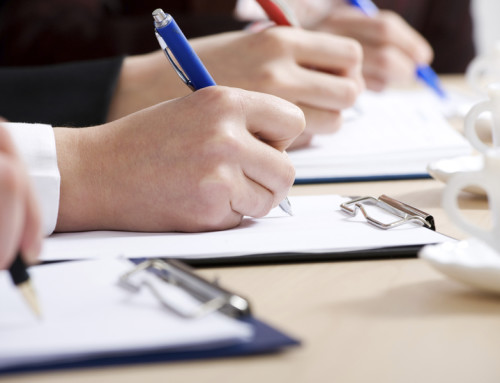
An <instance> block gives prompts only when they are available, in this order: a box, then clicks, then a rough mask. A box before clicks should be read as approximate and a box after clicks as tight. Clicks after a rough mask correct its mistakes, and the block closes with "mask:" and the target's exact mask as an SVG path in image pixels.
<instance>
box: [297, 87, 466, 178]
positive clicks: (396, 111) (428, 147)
mask: <svg viewBox="0 0 500 383" xmlns="http://www.w3.org/2000/svg"><path fill="white" fill-rule="evenodd" d="M439 103H440V100H438V99H437V98H436V97H434V96H433V95H432V94H427V93H426V92H415V91H412V92H410V91H387V92H384V93H381V94H375V93H372V92H365V93H364V94H362V95H361V97H360V98H359V100H358V101H357V103H356V106H355V108H354V113H353V112H352V111H351V112H350V113H348V115H347V117H346V118H345V123H344V124H343V126H342V128H341V129H340V130H339V131H338V132H337V133H335V134H331V135H318V136H315V137H314V138H313V140H312V142H311V145H310V147H308V148H304V149H300V150H295V151H291V152H289V156H290V159H291V160H292V162H293V164H294V166H295V169H296V179H297V181H303V180H307V179H317V178H359V177H377V176H381V177H391V176H403V175H418V176H422V175H426V174H428V173H427V170H426V167H427V165H428V164H429V163H430V162H432V161H435V160H438V159H441V158H450V157H456V156H460V155H466V154H470V153H471V147H470V144H469V143H468V142H467V141H466V140H465V138H464V137H463V136H462V135H461V134H459V133H458V132H456V131H455V130H454V129H453V127H452V126H450V125H449V124H448V122H447V121H446V120H445V118H444V117H443V114H442V111H441V110H440V105H439Z"/></svg>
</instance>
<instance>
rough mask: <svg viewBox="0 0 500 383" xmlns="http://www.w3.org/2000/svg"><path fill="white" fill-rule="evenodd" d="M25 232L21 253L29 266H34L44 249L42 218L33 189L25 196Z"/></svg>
mask: <svg viewBox="0 0 500 383" xmlns="http://www.w3.org/2000/svg"><path fill="white" fill-rule="evenodd" d="M24 203H25V206H26V209H25V221H24V232H23V233H22V236H21V242H20V243H21V245H20V248H21V253H22V255H23V257H24V259H25V260H26V262H27V263H29V264H34V263H36V261H37V258H38V256H39V254H40V251H41V248H42V217H41V214H40V210H39V209H38V204H37V201H36V199H35V195H34V193H33V190H32V188H31V187H30V188H29V189H28V190H27V193H26V195H25V201H24Z"/></svg>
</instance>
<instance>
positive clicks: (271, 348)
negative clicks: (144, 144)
mask: <svg viewBox="0 0 500 383" xmlns="http://www.w3.org/2000/svg"><path fill="white" fill-rule="evenodd" d="M122 261H124V260H122ZM106 262H107V263H108V264H107V265H105V268H106V270H111V269H109V266H110V265H111V266H113V267H115V266H116V264H117V263H116V262H117V261H116V260H114V261H109V262H108V261H82V262H62V263H59V264H53V265H42V266H36V267H34V269H35V270H34V272H32V275H33V280H34V282H35V283H36V282H37V276H38V277H39V276H40V275H42V274H41V273H43V272H45V273H46V272H47V270H48V269H50V268H52V270H49V271H50V274H47V273H46V274H45V279H42V281H43V280H45V281H47V278H48V276H50V277H51V278H52V279H54V276H59V274H61V273H60V271H61V270H67V271H68V272H71V270H73V271H75V270H83V271H82V272H83V273H90V275H93V273H92V271H95V270H97V268H98V267H101V266H102V265H103V263H106ZM120 262H121V261H120ZM134 264H135V265H134ZM162 264H165V265H167V266H166V267H163V266H164V265H162ZM43 268H45V271H43ZM124 270H125V272H123V271H124ZM39 271H40V272H39ZM56 271H57V274H55V273H56ZM140 273H143V275H146V274H147V276H148V278H147V280H148V281H149V280H153V279H154V280H155V281H158V283H160V284H165V286H167V285H171V286H174V285H175V286H176V288H180V290H183V291H185V292H187V293H188V294H189V295H190V296H192V297H195V296H196V300H197V301H199V302H200V307H203V308H204V309H203V310H201V311H202V312H201V315H199V316H197V317H195V316H189V317H184V316H183V314H182V313H181V312H176V311H175V310H172V307H171V306H168V307H165V310H162V309H161V305H163V301H162V300H161V299H159V297H158V296H156V293H155V291H154V289H150V287H149V286H148V284H146V283H140V286H138V285H136V282H137V281H141V278H137V277H138V274H140ZM117 274H119V275H120V276H119V278H117V279H116V282H117V283H116V285H115V286H114V287H113V288H114V289H116V290H119V291H122V292H123V294H124V297H127V296H128V294H131V295H130V297H131V299H128V298H126V299H125V300H121V299H120V302H117V303H118V304H119V305H123V304H124V303H125V304H126V305H130V307H129V308H128V312H129V313H134V311H137V310H142V311H141V313H142V314H141V313H140V315H143V314H145V315H144V316H140V317H144V319H145V322H144V323H143V326H141V327H136V326H133V328H134V332H136V334H138V335H136V334H133V335H132V336H131V339H136V338H137V336H139V338H140V334H141V332H144V326H147V325H148V323H149V322H148V319H150V318H151V315H154V316H157V317H158V315H160V316H161V318H163V316H162V315H164V314H165V319H167V314H168V315H171V316H175V317H178V318H179V319H178V320H179V321H182V322H183V323H184V325H185V326H186V327H185V329H184V330H182V331H186V329H187V330H188V332H189V330H190V329H191V327H190V323H196V321H198V320H205V318H204V317H205V316H207V317H206V318H207V319H206V320H208V322H206V321H205V322H203V323H202V324H201V326H202V327H198V328H197V329H196V328H193V330H194V331H195V334H198V333H199V331H200V328H201V329H202V330H201V331H203V332H205V333H206V334H207V335H206V339H205V340H201V343H196V340H194V341H193V342H194V343H193V342H191V343H185V344H184V345H183V344H182V343H180V344H178V345H175V344H174V345H172V344H170V345H169V344H168V342H167V343H165V346H164V347H162V346H161V344H162V343H161V342H162V340H160V341H159V342H160V343H158V342H153V343H151V344H150V343H148V341H147V340H145V341H144V342H145V343H144V342H143V341H142V340H141V342H139V344H138V345H137V346H134V347H131V346H130V345H129V340H128V338H127V336H126V333H127V332H126V331H125V332H123V333H124V334H125V339H120V340H119V341H118V343H117V345H118V347H117V348H116V349H115V348H114V347H116V345H112V346H111V347H110V348H108V349H107V350H105V351H103V350H100V349H99V346H98V345H96V346H95V347H96V348H95V349H88V344H87V343H88V342H92V341H93V340H92V339H94V338H92V339H90V340H89V339H88V338H85V340H84V341H83V343H82V347H83V348H84V349H85V350H84V351H76V353H74V354H71V355H67V354H64V353H63V352H62V350H63V349H64V346H61V345H63V344H70V346H69V347H70V348H69V350H73V349H75V348H77V347H78V345H79V344H80V343H79V342H80V341H78V339H79V335H75V336H74V337H75V339H76V342H75V343H73V339H70V340H62V341H60V342H59V343H60V344H61V345H60V346H59V347H60V348H59V349H54V348H50V347H48V351H46V352H41V351H28V353H27V354H26V355H25V356H22V355H21V356H19V353H20V352H21V353H22V351H19V345H22V347H23V348H28V349H29V345H30V344H32V343H30V342H33V344H35V345H36V344H37V341H36V340H32V339H31V338H30V337H28V336H26V337H24V338H23V337H20V338H17V339H16V342H17V341H19V343H16V344H15V345H13V346H14V348H13V349H11V351H10V352H11V354H9V347H12V346H9V345H10V344H12V343H9V342H12V340H13V336H12V337H10V338H9V337H5V336H4V339H3V343H2V344H0V355H4V360H3V361H0V375H3V374H13V373H21V372H23V373H26V372H34V371H47V370H54V369H69V368H87V367H101V366H117V365H130V364H143V363H159V362H172V361H181V360H197V359H213V358H222V357H233V356H244V355H253V354H262V353H275V352H279V351H282V350H283V349H285V348H288V347H291V346H297V345H299V344H300V342H299V341H298V340H296V339H294V338H292V337H290V336H288V335H286V334H284V333H283V332H281V331H279V330H277V329H276V328H274V327H272V326H269V325H267V324H266V323H264V322H262V321H260V320H259V319H256V318H255V317H254V316H253V315H252V314H251V310H250V305H249V304H248V301H247V300H246V299H245V298H243V297H240V296H239V295H237V294H235V293H232V292H230V291H229V290H227V289H224V288H223V287H221V286H219V285H215V284H214V283H213V282H209V281H207V280H206V279H204V278H201V277H200V276H198V275H196V274H195V273H194V272H193V271H192V270H191V269H190V268H189V267H187V266H185V265H183V264H182V263H180V262H177V261H168V263H165V262H164V261H161V260H152V259H148V260H145V261H141V260H136V261H135V262H133V263H130V264H128V266H127V268H122V266H120V270H119V271H118V272H117ZM72 276H73V278H71V279H72V280H75V281H76V282H75V283H76V284H77V285H75V286H73V287H71V286H69V289H70V290H71V289H74V290H75V291H80V290H78V289H81V288H80V286H79V285H78V281H79V280H83V279H85V276H84V275H74V274H72ZM2 277H4V276H3V275H2V274H0V285H1V284H2V282H4V279H5V278H3V279H2ZM58 279H59V278H58ZM61 279H62V278H61ZM101 279H102V278H101V276H99V275H97V276H96V280H97V282H95V283H96V284H94V285H92V284H93V283H94V282H92V281H89V284H90V285H91V286H89V289H88V293H87V294H92V292H93V291H94V290H95V286H101V282H100V280H101ZM133 279H135V281H132V280H133ZM105 280H106V281H109V280H110V279H105ZM38 281H40V278H38ZM189 285H190V286H189ZM92 286H93V287H92ZM131 286H132V290H130V287H131ZM188 286H189V287H188ZM38 287H42V289H38V290H39V292H40V291H41V292H42V297H41V298H42V300H41V304H42V310H43V309H44V300H43V298H44V297H43V285H42V286H38ZM135 287H138V288H139V289H141V290H142V293H143V296H145V295H148V294H150V293H152V295H151V296H150V297H149V298H150V299H149V300H147V301H144V300H139V301H137V300H134V298H133V295H134V294H135V293H137V291H134V288H135ZM202 288H208V289H211V291H210V292H209V294H208V295H206V296H203V297H201V296H200V295H199V294H197V293H199V291H200V290H201V289H202ZM52 289H53V288H52ZM148 289H150V291H145V290H148ZM6 290H7V289H6ZM54 291H56V290H54ZM54 291H52V292H54ZM6 292H7V294H8V293H9V291H8V290H7V291H6ZM170 292H172V290H170ZM84 293H85V292H82V294H84ZM106 294H107V293H106V292H103V295H106ZM159 294H162V292H161V291H160V292H159ZM45 295H46V294H45ZM63 295H64V294H63ZM174 295H175V294H174ZM112 296H113V297H115V295H112ZM214 296H215V297H216V298H218V300H219V301H223V302H224V304H223V305H218V306H214V305H211V304H210V302H211V301H213V297H214ZM16 298H17V297H16ZM45 298H46V296H45ZM77 298H78V297H77ZM90 298H92V297H90ZM236 298H237V299H236ZM5 299H7V300H5ZM54 299H62V300H63V302H64V296H63V297H62V298H61V297H57V298H56V297H54ZM97 299H104V300H105V299H106V298H97ZM12 300H13V298H10V299H9V298H8V297H7V298H5V297H3V298H2V297H0V302H2V301H3V303H4V304H5V303H6V304H7V309H6V310H8V307H10V308H12V305H10V306H9V304H11V303H12ZM156 300H157V303H161V305H159V306H156V309H155V311H151V308H153V307H152V306H151V305H148V304H147V302H149V303H151V302H153V303H154V302H155V301H156ZM84 301H85V300H84ZM134 302H135V303H134ZM45 303H47V300H45ZM137 303H139V304H137ZM207 303H208V306H209V307H208V310H207ZM57 304H60V302H57ZM78 304H80V303H79V302H75V303H74V307H77V305H78ZM74 307H70V308H69V309H68V311H69V312H71V310H74ZM45 308H46V309H48V310H47V311H48V313H47V315H46V320H48V321H50V320H51V319H54V315H53V312H51V311H50V309H51V305H50V304H48V305H47V304H46V305H45ZM229 308H230V309H229ZM80 309H81V311H82V312H85V311H87V310H89V311H92V310H93V309H94V308H93V307H81V308H80ZM158 309H160V311H156V310H158ZM213 311H219V312H220V313H223V314H224V315H222V316H223V317H228V318H229V317H231V318H233V319H230V320H226V321H225V322H222V323H226V324H230V323H236V322H239V323H242V324H244V326H245V332H246V331H247V330H246V329H247V328H248V329H251V331H252V335H251V336H250V337H246V336H245V337H244V338H241V339H233V338H231V337H229V338H227V336H228V335H227V334H226V335H225V336H226V338H221V337H218V336H217V334H218V333H216V334H215V335H213V334H212V333H210V334H208V332H210V331H213V330H210V327H209V328H208V329H207V330H205V329H204V328H205V327H203V326H210V325H209V323H212V324H213V319H214V317H213V314H212V312H213ZM62 312H64V309H63V311H62ZM197 312H198V313H200V310H197ZM122 313H123V312H120V313H117V314H116V316H117V317H120V322H121V321H125V322H126V321H128V322H127V323H128V324H126V326H130V324H131V323H133V322H132V321H131V320H130V319H129V318H127V316H123V315H119V314H122ZM105 314H106V312H104V313H103V314H102V315H101V316H102V317H99V318H92V316H91V315H90V314H89V315H90V316H89V318H90V319H89V320H90V322H102V321H103V320H104V321H105V320H106V317H105ZM71 315H73V316H75V315H76V314H74V313H71ZM92 315H94V314H92ZM96 315H98V316H99V315H100V312H99V313H97V314H96ZM210 315H212V317H211V318H210V317H209V316H210ZM218 315H219V317H221V315H220V314H218ZM7 316H8V315H7ZM236 317H237V319H235V318H236ZM24 318H25V319H24V320H20V321H19V320H15V318H11V319H10V322H12V323H14V322H15V323H16V326H25V329H26V330H27V331H32V330H33V329H32V328H31V330H30V326H29V325H27V324H26V319H29V318H26V317H24ZM200 318H201V319H200ZM192 321H195V322H192ZM235 321H236V322H235ZM2 323H3V325H4V326H6V327H4V328H3V329H2V326H1V325H2ZM153 323H158V322H154V321H153ZM172 323H175V322H165V328H164V329H163V330H162V328H156V329H152V330H151V331H150V335H148V337H156V336H158V337H161V332H166V331H169V330H170V331H174V330H175V328H176V327H169V324H172ZM43 325H44V324H43V322H35V323H33V326H35V327H39V326H43ZM46 325H47V326H46V327H44V328H42V329H37V328H35V331H39V332H42V331H43V330H44V329H49V331H54V330H53V327H54V325H53V324H52V325H51V324H46ZM90 325H91V324H90ZM117 325H119V323H117ZM16 326H15V327H12V326H9V320H8V319H7V320H5V319H4V320H3V322H2V320H0V334H2V332H3V334H4V335H6V334H7V332H9V331H17V333H16V334H17V335H19V334H21V335H22V331H23V330H25V329H24V328H23V329H22V330H21V329H19V330H16ZM99 328H101V327H99ZM124 328H128V327H124ZM82 330H84V331H83V332H85V331H86V330H85V329H82ZM56 331H58V330H56ZM75 331H80V330H79V329H78V328H75ZM61 333H62V334H65V335H66V336H72V335H71V334H69V333H67V332H66V330H65V329H64V328H63V329H62V330H61ZM240 333H241V331H240ZM228 334H231V330H229V333H228ZM85 336H88V334H85ZM100 336H103V337H104V338H105V339H106V336H107V335H106V334H102V335H99V334H97V335H96V336H95V338H97V339H99V342H97V343H98V344H99V343H102V342H101V341H100V339H101V338H100ZM176 336H177V334H176V335H174V338H175V337H176ZM47 337H49V335H47ZM109 337H111V336H108V338H109ZM26 339H28V340H26ZM51 339H52V340H54V342H56V343H57V342H58V341H57V340H55V339H56V337H53V338H51ZM147 339H150V338H147ZM161 339H163V337H162V338H161ZM207 339H208V340H207ZM231 339H233V340H231ZM23 341H26V342H28V344H24V343H22V342H23ZM148 344H149V346H148ZM39 346H40V345H37V346H36V347H35V348H36V349H37V350H41V349H40V347H39ZM42 346H43V344H42ZM47 346H48V345H47ZM56 347H57V346H56ZM86 347H87V348H86ZM12 350H15V351H12ZM37 352H40V355H39V357H36V353H37ZM71 352H73V351H71ZM16 353H17V354H16ZM13 354H16V355H15V356H14V357H11V355H13ZM63 355H64V356H63ZM6 356H8V357H7V359H9V360H7V359H6V358H5V357H6ZM34 356H35V357H34ZM16 358H17V359H16Z"/></svg>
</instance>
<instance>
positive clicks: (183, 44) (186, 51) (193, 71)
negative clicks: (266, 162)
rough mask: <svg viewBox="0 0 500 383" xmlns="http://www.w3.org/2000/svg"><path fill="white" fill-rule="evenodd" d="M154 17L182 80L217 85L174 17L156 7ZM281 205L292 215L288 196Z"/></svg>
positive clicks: (192, 85) (196, 85) (193, 87)
mask: <svg viewBox="0 0 500 383" xmlns="http://www.w3.org/2000/svg"><path fill="white" fill-rule="evenodd" d="M153 19H154V26H155V35H156V38H157V39H158V42H159V43H160V46H161V48H162V50H163V51H164V52H165V55H166V56H167V59H168V61H170V63H171V64H172V66H173V68H174V69H175V71H176V72H177V74H178V75H179V77H180V78H181V80H182V81H183V82H184V83H185V84H186V85H187V86H188V87H189V88H191V90H193V91H195V90H198V89H202V88H206V87H208V86H214V85H216V84H215V81H214V79H213V78H212V76H210V73H208V71H207V68H205V66H204V65H203V63H202V62H201V60H200V58H199V57H198V55H197V54H196V52H195V51H194V50H193V48H192V47H191V45H190V44H189V42H188V40H187V39H186V37H185V36H184V34H183V33H182V31H181V29H180V28H179V26H178V25H177V23H176V22H175V20H174V18H173V17H172V16H171V15H169V14H168V13H165V12H163V10H162V9H156V10H155V11H154V12H153ZM169 51H170V52H171V53H172V55H173V56H174V58H175V60H174V58H172V57H171V56H170V53H169ZM176 61H177V63H178V64H179V65H177V64H176ZM279 206H280V208H281V210H283V211H284V212H285V213H287V214H289V215H292V206H291V204H290V201H288V198H285V199H284V200H283V201H281V203H280V205H279Z"/></svg>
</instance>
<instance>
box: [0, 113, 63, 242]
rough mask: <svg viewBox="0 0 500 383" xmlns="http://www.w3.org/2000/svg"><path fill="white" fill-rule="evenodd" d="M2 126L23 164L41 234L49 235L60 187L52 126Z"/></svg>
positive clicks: (55, 218)
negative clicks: (35, 201) (39, 215)
mask: <svg viewBox="0 0 500 383" xmlns="http://www.w3.org/2000/svg"><path fill="white" fill-rule="evenodd" d="M2 125H3V126H5V127H6V128H7V130H8V131H9V133H10V135H11V137H12V139H13V141H14V144H15V145H16V147H17V150H18V152H19V154H20V155H21V157H22V159H23V160H24V162H25V164H26V167H27V169H28V173H29V175H30V178H31V181H32V184H33V186H34V189H35V194H36V196H37V198H38V202H39V205H40V209H41V213H42V221H43V231H44V234H45V235H49V234H51V233H52V232H53V231H54V229H55V227H56V222H57V214H58V211H59V191H60V187H61V175H60V174H59V168H58V167H57V154H56V141H55V137H54V131H53V129H52V126H50V125H45V124H23V123H12V122H8V123H2Z"/></svg>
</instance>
